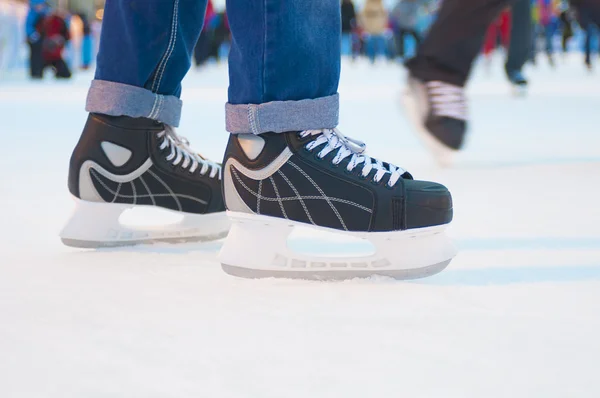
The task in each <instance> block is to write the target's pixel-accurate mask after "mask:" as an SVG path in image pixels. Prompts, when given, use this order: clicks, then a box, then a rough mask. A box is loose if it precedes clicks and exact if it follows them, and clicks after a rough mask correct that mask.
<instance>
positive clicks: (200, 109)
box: [0, 55, 600, 398]
mask: <svg viewBox="0 0 600 398" xmlns="http://www.w3.org/2000/svg"><path fill="white" fill-rule="evenodd" d="M582 64H583V62H582V60H581V58H580V55H577V56H576V57H573V58H569V59H568V60H561V62H559V63H558V67H557V68H556V70H552V69H550V67H549V66H548V65H547V64H546V63H545V62H544V60H543V59H542V57H540V60H539V66H538V67H537V68H536V69H533V68H530V69H528V70H527V73H528V75H529V76H530V78H531V89H530V92H529V95H528V96H527V97H526V98H516V97H514V96H512V95H511V91H510V88H509V87H508V85H507V83H506V82H505V80H504V76H503V74H502V66H501V60H500V59H496V60H495V62H494V64H493V66H492V69H491V70H490V71H489V72H486V70H485V68H483V66H482V65H480V66H478V67H477V69H476V71H475V76H474V79H473V81H472V83H471V84H470V85H469V89H468V92H469V95H470V99H471V102H470V115H471V117H472V125H471V127H472V128H471V135H470V139H469V145H468V149H467V151H466V152H465V153H464V154H463V155H462V157H461V158H459V159H458V162H457V164H456V166H455V167H454V168H452V169H440V168H438V167H436V166H435V164H434V162H433V161H432V159H431V157H430V156H429V154H428V153H427V152H426V151H425V150H424V149H423V147H422V146H421V145H420V143H419V141H418V140H417V138H416V137H415V136H414V135H413V133H412V132H411V130H410V128H409V126H408V124H407V122H406V118H405V117H404V115H403V114H402V109H401V108H400V106H399V100H398V97H399V94H400V92H401V90H402V88H403V79H404V72H403V71H402V70H401V69H400V68H399V66H398V65H392V64H387V63H385V62H382V63H380V64H377V65H375V66H371V65H369V64H368V63H366V62H359V63H357V64H350V63H344V64H343V73H342V82H341V85H340V90H339V91H340V94H341V105H342V108H341V125H340V128H341V130H342V132H344V133H345V134H346V135H349V136H352V137H354V138H358V139H363V140H365V141H367V142H368V145H369V152H370V154H371V155H373V156H376V157H380V158H384V159H386V160H391V161H392V162H395V163H396V164H398V165H402V166H403V167H405V168H407V169H408V170H410V171H411V172H412V173H413V175H415V176H416V177H418V178H421V179H432V180H435V181H440V182H442V183H444V184H445V185H447V186H448V187H449V188H450V190H451V191H452V193H453V195H454V201H455V221H454V223H453V225H452V227H451V229H450V235H451V236H452V237H453V238H454V240H455V242H456V245H457V246H458V248H459V249H460V252H459V254H458V256H457V257H456V259H455V260H454V261H453V262H452V263H451V264H450V267H449V268H448V269H447V270H446V271H444V272H443V273H441V274H439V275H437V276H434V277H431V278H429V279H424V280H418V281H411V282H396V281H392V280H388V279H372V280H353V281H348V282H341V283H327V282H306V281H291V280H272V279H271V280H259V281H257V280H242V279H236V278H233V277H230V276H228V275H226V274H224V273H223V272H222V271H221V269H220V266H219V264H218V263H217V262H216V256H217V253H218V250H219V248H220V246H221V243H220V242H215V243H209V244H188V245H179V246H173V245H154V246H140V247H134V248H123V249H114V250H99V251H85V250H75V249H70V248H67V247H64V246H62V244H61V242H60V240H59V238H58V236H57V234H58V231H59V230H60V228H61V226H62V224H63V222H64V221H65V219H66V218H67V217H68V215H69V212H70V211H71V209H72V201H71V200H70V197H69V194H68V191H67V187H66V179H67V167H68V160H69V156H70V153H71V150H72V148H73V146H74V145H75V143H76V141H77V139H78V137H79V134H80V131H81V128H82V126H83V123H84V121H85V118H86V113H85V111H84V101H85V95H86V89H87V87H88V85H89V80H90V78H91V75H89V74H85V75H82V74H80V75H78V76H77V77H76V80H75V81H74V82H66V83H65V82H60V83H59V82H54V81H52V79H47V80H46V81H44V82H42V83H41V84H33V83H31V82H28V81H26V80H25V79H24V78H16V79H12V80H4V81H0V120H1V123H0V131H1V134H0V140H1V142H2V147H3V151H2V157H1V159H2V160H1V164H2V173H0V187H1V190H2V195H1V196H0V204H1V208H2V216H1V219H2V224H1V225H2V228H0V396H1V397H3V398H21V397H35V398H40V397H44V398H50V397H52V398H54V397H56V398H70V397H78V398H80V397H86V398H96V397H98V398H100V397H102V398H103V397H129V398H132V397H143V398H151V397H157V398H163V397H173V398H183V397H258V398H265V397H274V398H275V397H277V398H280V397H302V398H306V397H487V398H490V397H545V398H548V397H598V396H600V383H598V370H599V369H600V365H599V361H600V229H599V225H600V124H599V123H598V120H599V119H598V118H599V114H600V74H599V73H598V72H596V74H590V73H588V72H587V71H585V70H584V68H583V65H582ZM226 86H227V69H226V66H225V65H219V66H217V65H210V66H208V67H206V68H205V69H202V70H198V71H196V70H194V71H192V72H190V74H188V77H187V78H186V80H185V82H184V95H183V99H184V102H185V106H184V115H183V119H182V125H181V129H180V130H179V132H180V133H181V134H182V135H185V136H187V137H188V138H189V139H190V141H191V142H192V144H193V146H194V147H195V148H197V149H198V150H199V151H200V152H202V153H203V154H205V155H208V156H210V157H212V158H215V159H220V157H221V155H222V152H221V151H222V150H223V147H224V144H225V142H226V139H227V135H226V133H225V131H224V122H223V108H224V106H223V104H224V102H225V101H226ZM308 238H310V237H308ZM305 243H306V242H305Z"/></svg>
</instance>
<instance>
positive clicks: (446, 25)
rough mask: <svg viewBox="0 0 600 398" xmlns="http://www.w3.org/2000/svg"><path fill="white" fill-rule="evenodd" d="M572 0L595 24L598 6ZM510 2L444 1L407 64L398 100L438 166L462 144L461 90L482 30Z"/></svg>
mask: <svg viewBox="0 0 600 398" xmlns="http://www.w3.org/2000/svg"><path fill="white" fill-rule="evenodd" d="M576 1H577V2H578V4H579V5H581V6H586V7H587V8H588V10H589V15H590V18H591V19H592V21H593V22H594V23H595V24H598V23H600V2H598V1H597V0H576ZM514 3H515V0H512V1H511V0H500V1H499V0H444V1H443V2H442V5H441V7H440V10H439V13H438V16H437V18H436V20H435V22H434V24H433V25H432V27H431V29H430V31H429V33H428V35H427V36H426V38H425V39H424V40H423V42H422V43H421V45H420V46H419V48H418V50H417V55H416V56H415V57H414V58H413V59H411V60H409V61H408V63H407V67H408V70H409V78H408V84H407V91H406V95H405V96H404V100H405V105H406V108H407V111H408V115H409V117H410V119H411V121H412V122H413V124H414V126H415V129H416V130H417V131H418V132H419V133H421V136H422V137H423V139H424V141H425V143H426V144H427V146H428V147H429V148H430V149H431V150H432V152H433V153H434V155H435V157H436V159H437V160H438V161H439V162H440V163H441V164H444V165H448V164H450V163H451V162H452V158H453V156H454V154H456V152H457V151H458V150H459V149H461V148H462V146H463V143H464V141H465V135H466V131H467V121H468V118H467V99H466V96H465V93H464V86H465V84H466V83H467V80H468V78H469V75H470V72H471V67H472V65H473V61H474V60H475V58H476V56H477V54H478V52H479V50H480V49H481V46H482V44H483V40H484V35H485V31H486V29H487V27H488V26H489V24H490V23H491V22H492V21H493V20H494V19H495V18H496V17H497V15H498V13H499V12H500V11H501V10H502V9H503V8H505V7H506V6H510V5H512V4H514ZM457 26H460V27H461V28H460V29H457Z"/></svg>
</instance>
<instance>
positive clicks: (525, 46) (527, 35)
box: [504, 0, 533, 91]
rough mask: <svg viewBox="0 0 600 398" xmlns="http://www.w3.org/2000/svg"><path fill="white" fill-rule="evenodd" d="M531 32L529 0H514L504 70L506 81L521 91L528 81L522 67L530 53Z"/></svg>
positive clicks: (531, 22)
mask: <svg viewBox="0 0 600 398" xmlns="http://www.w3.org/2000/svg"><path fill="white" fill-rule="evenodd" d="M532 33H533V21H532V16H531V0H516V1H515V2H514V3H513V4H512V7H511V27H510V41H509V44H508V51H507V56H506V63H505V64H504V71H505V72H506V77H507V78H508V81H509V82H510V83H511V84H512V85H514V86H515V87H516V88H517V89H518V90H521V91H522V90H524V89H525V88H526V87H527V83H528V81H527V79H526V78H525V76H524V75H523V67H524V66H525V64H526V63H527V60H528V59H529V56H530V54H531V46H532V44H533V40H532V37H531V36H532Z"/></svg>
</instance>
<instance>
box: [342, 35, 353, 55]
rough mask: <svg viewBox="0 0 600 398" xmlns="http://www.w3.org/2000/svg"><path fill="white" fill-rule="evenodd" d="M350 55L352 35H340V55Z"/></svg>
mask: <svg viewBox="0 0 600 398" xmlns="http://www.w3.org/2000/svg"><path fill="white" fill-rule="evenodd" d="M351 54H352V33H342V55H346V56H348V55H351Z"/></svg>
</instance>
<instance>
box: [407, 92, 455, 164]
mask: <svg viewBox="0 0 600 398" xmlns="http://www.w3.org/2000/svg"><path fill="white" fill-rule="evenodd" d="M401 102H402V105H403V109H404V113H405V114H406V117H407V118H408V121H409V122H410V124H412V125H413V127H414V130H415V131H416V133H417V137H418V138H419V140H420V141H421V142H422V143H423V144H424V145H425V147H426V148H427V149H428V150H429V152H430V153H431V154H432V155H433V157H434V159H435V160H436V161H437V163H438V164H439V165H440V166H442V167H451V166H452V165H454V163H455V162H456V155H457V154H458V153H459V151H457V150H455V149H451V148H448V147H447V146H445V145H444V144H442V143H441V142H439V141H438V140H437V139H435V138H434V137H432V136H431V134H429V132H428V131H427V129H426V128H425V126H424V125H423V122H422V118H421V115H420V113H419V108H418V106H417V104H416V99H415V98H414V97H413V95H412V94H410V93H409V92H407V91H405V92H404V93H403V94H402V95H401Z"/></svg>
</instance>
